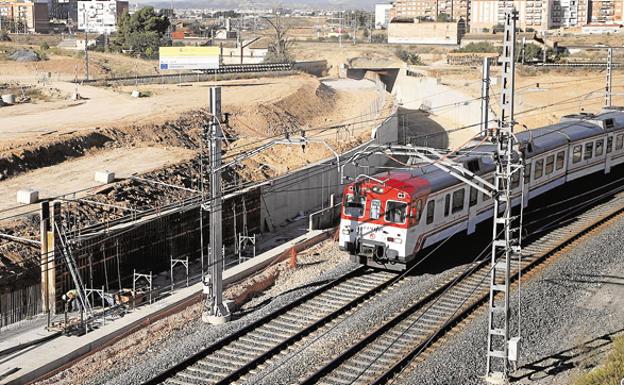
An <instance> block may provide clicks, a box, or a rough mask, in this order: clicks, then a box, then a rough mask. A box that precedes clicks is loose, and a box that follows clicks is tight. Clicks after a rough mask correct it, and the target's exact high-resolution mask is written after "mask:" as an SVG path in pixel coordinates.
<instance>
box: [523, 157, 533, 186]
mask: <svg viewBox="0 0 624 385" xmlns="http://www.w3.org/2000/svg"><path fill="white" fill-rule="evenodd" d="M530 181H531V162H529V163H527V164H525V165H524V183H525V184H526V183H529V182H530Z"/></svg>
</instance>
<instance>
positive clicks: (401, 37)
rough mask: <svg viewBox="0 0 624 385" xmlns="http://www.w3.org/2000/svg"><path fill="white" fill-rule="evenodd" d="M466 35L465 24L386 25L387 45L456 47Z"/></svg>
mask: <svg viewBox="0 0 624 385" xmlns="http://www.w3.org/2000/svg"><path fill="white" fill-rule="evenodd" d="M465 34H466V22H465V21H464V19H459V20H458V21H456V22H448V23H437V22H431V21H429V22H421V21H418V20H414V21H413V22H405V21H391V22H390V23H389V24H388V43H389V44H435V45H458V44H459V43H460V42H461V39H462V37H463V36H464V35H465Z"/></svg>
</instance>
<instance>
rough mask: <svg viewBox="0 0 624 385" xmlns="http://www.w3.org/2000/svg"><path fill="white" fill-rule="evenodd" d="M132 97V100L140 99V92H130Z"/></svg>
mask: <svg viewBox="0 0 624 385" xmlns="http://www.w3.org/2000/svg"><path fill="white" fill-rule="evenodd" d="M132 97H133V98H140V97H141V92H139V91H137V90H134V91H132Z"/></svg>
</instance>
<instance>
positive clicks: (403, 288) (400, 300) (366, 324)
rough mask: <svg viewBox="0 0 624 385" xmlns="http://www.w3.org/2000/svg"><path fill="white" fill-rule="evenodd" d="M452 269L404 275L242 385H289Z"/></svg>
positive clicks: (450, 272)
mask: <svg viewBox="0 0 624 385" xmlns="http://www.w3.org/2000/svg"><path fill="white" fill-rule="evenodd" d="M464 269H465V266H456V267H453V268H450V269H448V270H446V271H444V272H443V273H440V274H429V273H417V274H414V275H411V276H407V277H406V278H405V279H404V280H403V281H402V282H400V283H399V284H398V285H396V286H393V287H392V288H389V289H387V290H385V291H384V292H382V293H380V294H379V295H378V296H376V297H375V298H374V299H373V300H372V301H370V302H367V303H365V304H363V305H362V306H360V307H358V308H357V309H356V311H355V312H353V314H351V315H349V317H347V318H342V319H341V320H339V321H338V322H334V323H333V324H332V326H331V328H330V329H329V330H327V329H326V328H321V329H320V330H318V331H317V332H315V333H313V334H312V335H311V336H310V338H306V340H305V341H306V342H305V343H304V344H302V345H301V346H297V347H296V348H295V349H293V350H290V351H288V352H285V353H282V354H281V355H280V357H279V358H278V360H276V361H275V362H273V363H271V364H270V365H268V366H267V367H266V368H264V370H262V371H261V372H259V373H257V374H256V375H254V376H250V377H248V378H246V381H245V383H246V384H266V385H269V384H293V383H297V382H298V381H299V380H301V379H302V378H304V377H305V375H306V374H309V373H310V372H311V371H312V370H314V369H316V368H320V367H321V366H322V365H323V364H325V363H327V361H328V359H329V358H331V357H334V356H336V355H338V354H340V353H342V352H343V351H344V350H345V349H347V348H348V347H350V346H351V345H352V344H353V343H354V342H355V341H357V339H358V338H361V337H363V336H364V335H366V334H368V333H369V332H370V331H372V330H373V329H374V328H375V327H377V326H379V325H380V324H381V323H382V321H383V320H385V319H388V318H390V317H391V316H392V315H393V314H396V312H398V311H400V310H402V309H404V308H405V307H406V306H407V305H408V304H409V303H410V300H417V299H418V298H420V297H422V296H423V295H424V294H425V293H426V291H427V290H428V289H430V288H433V287H434V286H435V285H437V284H439V283H442V282H443V281H445V280H446V279H448V278H449V277H451V276H454V275H455V274H457V273H458V272H460V271H463V270H464Z"/></svg>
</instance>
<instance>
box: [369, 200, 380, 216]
mask: <svg viewBox="0 0 624 385" xmlns="http://www.w3.org/2000/svg"><path fill="white" fill-rule="evenodd" d="M380 216H381V201H380V200H379V199H373V200H372V201H371V207H370V219H379V217H380Z"/></svg>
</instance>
